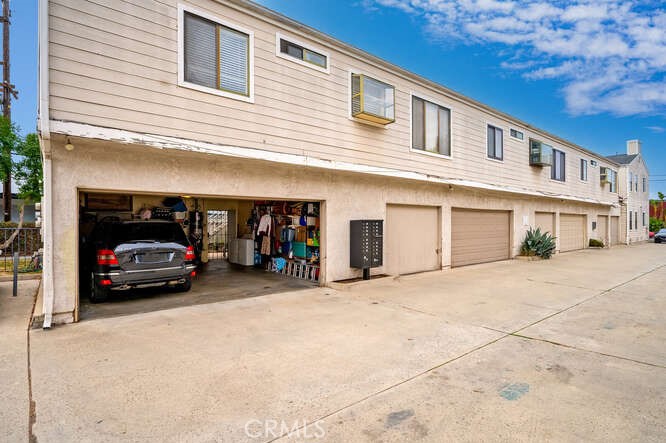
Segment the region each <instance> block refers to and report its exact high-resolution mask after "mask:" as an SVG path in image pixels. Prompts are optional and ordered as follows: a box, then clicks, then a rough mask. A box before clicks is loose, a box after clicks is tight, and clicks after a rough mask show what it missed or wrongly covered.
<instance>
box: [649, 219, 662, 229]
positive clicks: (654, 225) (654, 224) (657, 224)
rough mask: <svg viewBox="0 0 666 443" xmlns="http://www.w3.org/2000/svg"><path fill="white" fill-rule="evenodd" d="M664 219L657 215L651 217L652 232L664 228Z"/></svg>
mask: <svg viewBox="0 0 666 443" xmlns="http://www.w3.org/2000/svg"><path fill="white" fill-rule="evenodd" d="M663 227H664V221H663V220H659V219H658V218H656V217H650V232H657V231H659V230H660V229H663Z"/></svg>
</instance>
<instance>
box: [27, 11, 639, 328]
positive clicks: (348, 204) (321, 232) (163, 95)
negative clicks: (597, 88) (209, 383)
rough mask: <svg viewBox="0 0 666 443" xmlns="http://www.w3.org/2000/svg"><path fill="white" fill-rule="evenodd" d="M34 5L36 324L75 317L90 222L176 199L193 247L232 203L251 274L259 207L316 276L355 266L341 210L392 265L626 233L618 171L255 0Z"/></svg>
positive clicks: (286, 250) (457, 259)
mask: <svg viewBox="0 0 666 443" xmlns="http://www.w3.org/2000/svg"><path fill="white" fill-rule="evenodd" d="M39 5H40V114H39V131H40V139H41V143H42V149H43V153H44V159H45V163H44V165H45V166H44V168H45V175H44V177H45V184H44V186H45V194H46V196H45V197H46V198H45V200H46V202H48V204H47V205H46V207H45V208H44V209H43V212H44V214H43V217H44V233H45V268H44V301H43V305H44V306H43V310H44V315H45V325H47V326H48V325H50V324H51V323H52V322H53V323H61V322H72V321H76V320H77V319H78V310H79V304H80V300H81V299H82V298H85V297H86V295H85V289H84V288H83V286H84V285H82V284H80V283H81V281H82V279H83V278H84V277H85V276H83V275H80V271H79V269H80V257H79V248H80V242H81V241H82V238H83V237H84V236H85V232H86V231H87V230H89V229H90V224H91V223H94V222H95V221H99V219H100V218H102V217H106V216H109V215H111V216H114V217H120V218H122V217H127V218H133V217H136V216H137V215H138V214H139V212H141V213H145V212H144V211H145V209H147V208H152V209H153V214H155V213H158V212H159V213H161V212H160V211H162V209H163V208H162V206H164V205H166V203H164V202H166V201H168V199H173V198H176V199H179V200H180V201H182V202H183V203H184V204H185V205H186V206H187V211H185V212H189V214H190V217H191V216H192V215H194V219H192V218H190V222H191V223H189V224H188V226H187V227H186V229H190V230H194V231H192V232H190V234H192V235H193V237H191V238H200V236H199V237H197V235H199V234H197V232H198V231H196V229H198V227H197V220H199V215H200V216H201V218H202V224H203V226H202V229H203V232H207V231H208V232H210V231H209V230H208V229H207V228H206V226H207V223H208V218H209V217H212V216H211V214H213V213H215V214H218V213H217V212H214V211H220V212H219V213H223V214H225V217H226V220H227V223H228V227H227V229H226V230H225V232H227V233H228V234H225V235H228V236H229V238H227V240H226V242H227V243H228V244H229V245H230V246H229V251H226V252H225V253H224V254H229V255H228V256H229V257H230V258H229V260H235V262H236V263H240V264H245V265H251V264H252V255H253V254H252V249H253V245H254V248H256V242H254V240H253V238H254V236H255V235H256V233H257V230H256V226H255V225H254V224H253V220H256V219H257V218H258V215H259V214H265V213H266V212H268V213H270V214H273V216H274V223H275V226H276V229H277V227H278V226H280V227H281V228H284V229H291V226H290V224H291V222H292V221H293V222H294V224H296V225H298V224H299V221H298V217H299V216H300V220H301V221H300V224H301V225H302V226H296V227H295V230H296V235H297V236H296V238H294V239H293V242H290V241H289V240H290V239H287V240H284V238H276V239H275V244H274V246H272V248H274V249H273V251H272V254H273V255H282V256H284V258H285V259H286V260H287V261H289V262H291V261H292V260H294V261H296V262H297V263H296V265H298V266H306V268H307V269H308V271H307V272H308V278H310V279H311V280H312V281H314V282H316V284H320V285H326V284H329V283H330V282H334V281H339V280H345V279H352V278H356V277H359V276H361V275H362V272H363V271H362V270H361V269H358V268H355V267H352V266H351V265H350V264H351V263H350V249H351V245H350V243H353V240H350V235H351V231H350V222H351V221H352V220H381V221H383V226H380V228H381V230H380V231H379V232H376V233H375V234H377V235H379V236H382V237H381V240H382V242H383V245H382V246H383V247H382V248H380V249H379V251H381V256H380V257H375V261H374V262H373V264H374V267H373V268H372V270H371V272H372V273H374V274H389V275H401V274H410V273H416V272H424V271H432V270H441V269H447V268H450V267H457V266H465V265H471V264H477V263H484V262H489V261H495V260H506V259H511V258H512V257H514V256H516V255H517V254H518V253H519V249H520V243H521V241H522V239H523V238H524V235H525V232H526V231H527V229H529V228H530V227H535V226H539V227H541V228H542V229H544V230H546V231H549V232H551V233H553V234H554V235H555V236H556V237H557V250H558V251H560V252H566V251H572V250H577V249H582V248H585V247H586V246H587V245H588V242H589V239H590V238H597V239H600V240H603V241H604V242H605V244H607V245H612V244H616V243H620V242H622V241H623V240H624V238H625V235H624V231H623V230H622V231H621V229H620V225H623V223H622V222H621V221H620V216H622V215H623V214H624V212H623V211H624V207H623V206H621V200H620V198H619V196H618V192H619V191H620V192H621V188H620V186H624V185H625V184H624V183H620V182H621V180H622V177H623V176H621V175H619V174H622V171H624V170H625V168H624V166H623V165H624V163H620V162H618V161H616V160H614V159H613V158H606V157H604V156H602V155H599V154H597V153H594V152H591V151H589V150H587V149H585V148H583V147H581V146H578V145H575V144H573V143H571V142H569V141H567V140H564V139H562V138H560V137H558V136H556V135H554V134H550V133H548V132H546V131H543V130H541V129H538V128H535V127H534V126H532V125H530V124H529V123H527V122H523V121H521V120H519V119H516V118H514V117H512V116H510V115H507V114H505V113H503V112H501V111H498V110H495V109H492V108H491V107H489V106H487V105H484V104H483V103H479V102H477V101H475V100H473V99H471V98H468V97H465V96H463V95H461V94H459V93H457V92H455V91H452V90H450V89H447V88H446V87H444V86H442V85H439V84H437V83H434V82H432V81H429V80H427V79H425V78H422V77H420V76H417V75H415V74H413V73H410V72H408V71H406V70H404V69H401V68H399V67H397V66H394V65H392V64H390V63H388V62H386V61H384V60H382V59H379V58H377V57H375V56H373V55H371V54H368V53H365V52H363V51H361V50H359V49H357V48H354V47H352V46H350V45H347V44H345V43H343V42H341V41H338V40H336V39H334V38H332V37H330V36H327V35H325V34H323V33H321V32H319V31H316V30H314V29H312V28H309V27H308V26H307V25H304V24H301V23H298V22H295V21H293V20H291V19H289V18H287V17H285V16H283V15H280V14H277V13H275V12H273V11H271V10H268V9H266V8H264V7H262V6H259V5H257V4H254V3H252V2H249V1H244V0H187V1H185V0H182V1H179V0H160V1H157V0H142V1H140V2H138V1H136V0H95V1H88V0H40V3H39ZM629 169H630V168H629ZM631 173H632V174H634V173H636V174H638V176H639V177H640V179H643V180H644V179H645V178H646V177H647V170H641V171H637V172H633V171H632V172H631ZM639 182H640V180H639ZM627 183H629V182H628V181H627ZM633 183H634V182H633V181H632V184H633ZM639 184H640V183H639ZM646 207H647V206H643V209H642V210H645V208H646ZM211 211H213V212H211ZM636 211H637V209H634V208H633V206H632V207H631V208H630V212H631V214H632V216H633V214H634V213H635V212H636ZM638 211H639V213H640V211H641V209H638ZM216 217H217V215H216ZM294 217H296V218H294ZM285 219H286V221H285ZM192 220H194V221H192ZM641 220H642V215H639V216H638V221H639V223H640V222H641ZM629 231H633V224H632V225H631V229H629ZM299 236H300V237H301V238H298V237H299ZM280 237H281V236H280ZM632 238H633V237H632ZM212 245H213V242H212V241H211V240H210V239H208V238H206V236H204V238H203V239H202V240H201V249H202V255H201V257H202V261H204V262H205V261H207V260H212V259H213V256H214V253H213V246H212ZM248 251H249V252H248ZM262 252H263V251H262ZM232 256H233V257H234V258H231V257H232ZM299 260H300V261H299ZM289 264H290V265H291V263H289ZM298 266H297V268H298ZM298 269H300V268H298ZM300 277H301V278H302V277H303V276H302V275H301V276H300ZM223 283H224V282H221V284H223Z"/></svg>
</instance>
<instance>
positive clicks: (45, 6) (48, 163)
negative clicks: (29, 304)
mask: <svg viewBox="0 0 666 443" xmlns="http://www.w3.org/2000/svg"><path fill="white" fill-rule="evenodd" d="M38 18H39V20H38V21H39V32H38V34H39V117H38V130H39V135H40V142H41V143H40V146H41V150H42V165H43V166H42V167H43V172H44V198H43V201H42V219H43V223H42V234H43V235H42V238H43V240H44V266H43V270H42V286H43V288H42V289H43V294H44V307H43V312H44V324H43V328H44V329H49V328H50V327H51V323H52V321H53V307H54V300H55V299H54V296H53V295H54V294H53V288H54V285H53V204H52V202H53V165H52V160H51V131H50V128H49V119H50V117H49V2H48V0H39V9H38Z"/></svg>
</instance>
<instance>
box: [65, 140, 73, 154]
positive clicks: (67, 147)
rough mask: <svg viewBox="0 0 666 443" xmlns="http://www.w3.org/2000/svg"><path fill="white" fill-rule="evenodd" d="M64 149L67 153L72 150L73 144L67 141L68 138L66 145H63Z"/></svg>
mask: <svg viewBox="0 0 666 443" xmlns="http://www.w3.org/2000/svg"><path fill="white" fill-rule="evenodd" d="M65 149H67V150H68V151H73V150H74V144H73V143H72V141H71V140H70V139H69V137H67V143H65Z"/></svg>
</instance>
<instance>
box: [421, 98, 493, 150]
mask: <svg viewBox="0 0 666 443" xmlns="http://www.w3.org/2000/svg"><path fill="white" fill-rule="evenodd" d="M413 97H416V98H420V99H421V100H425V101H428V102H430V103H432V104H435V105H437V106H441V107H442V108H446V109H448V110H449V124H450V126H449V140H450V146H449V155H446V154H440V153H438V152H430V151H426V150H425V149H416V148H414V146H413V145H412V142H413V141H414V137H413V134H412V128H413V125H414V122H413V121H412V115H413V113H412V101H413ZM453 115H454V109H453V106H451V104H447V103H444V102H443V101H441V100H437V99H434V98H432V96H429V95H428V94H421V93H420V92H414V91H410V93H409V152H415V153H417V154H422V155H429V156H431V157H436V158H441V159H446V160H452V159H453ZM486 157H488V156H486Z"/></svg>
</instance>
